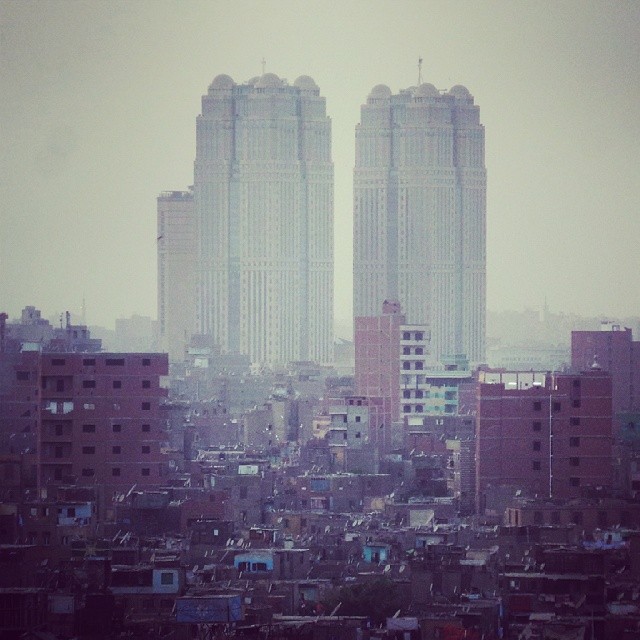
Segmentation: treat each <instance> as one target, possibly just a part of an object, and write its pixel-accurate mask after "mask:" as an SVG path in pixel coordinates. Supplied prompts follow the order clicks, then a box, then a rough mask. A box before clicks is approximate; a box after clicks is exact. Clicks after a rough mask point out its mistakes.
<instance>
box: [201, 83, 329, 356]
mask: <svg viewBox="0 0 640 640" xmlns="http://www.w3.org/2000/svg"><path fill="white" fill-rule="evenodd" d="M196 144H197V150H196V160H195V176H194V204H195V214H196V219H197V222H198V240H199V265H198V323H199V331H200V333H205V334H210V335H212V336H213V337H214V339H215V340H216V341H217V342H218V343H219V344H220V345H221V346H222V348H223V349H226V350H230V351H239V352H242V353H245V354H248V355H249V356H250V357H251V359H252V361H254V362H265V363H272V364H273V363H285V362H288V361H293V360H314V361H317V362H321V363H327V362H330V361H331V359H332V345H333V163H332V160H331V121H330V119H329V118H328V117H327V115H326V110H325V99H324V98H323V97H321V96H320V92H319V89H318V87H317V85H316V84H315V82H314V81H313V80H312V79H311V78H310V77H308V76H301V77H299V78H298V79H297V80H296V81H295V82H294V83H293V85H289V84H287V82H286V80H284V79H281V78H278V76H276V75H274V74H272V73H266V74H263V75H262V76H261V77H257V78H253V79H252V80H249V81H248V82H246V83H245V84H236V83H235V82H234V81H233V80H232V79H231V78H230V77H229V76H226V75H219V76H217V77H216V78H215V79H214V81H213V82H212V83H211V85H210V87H209V91H208V93H207V95H205V96H203V98H202V114H201V115H199V116H198V118H197V128H196Z"/></svg>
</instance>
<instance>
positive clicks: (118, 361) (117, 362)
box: [104, 358, 124, 367]
mask: <svg viewBox="0 0 640 640" xmlns="http://www.w3.org/2000/svg"><path fill="white" fill-rule="evenodd" d="M104 363H105V364H106V365H107V366H108V367H124V358H107V359H106V360H105V361H104Z"/></svg>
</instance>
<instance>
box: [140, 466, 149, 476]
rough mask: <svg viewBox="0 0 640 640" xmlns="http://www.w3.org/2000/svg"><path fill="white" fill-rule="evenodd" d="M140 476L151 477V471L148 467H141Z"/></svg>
mask: <svg viewBox="0 0 640 640" xmlns="http://www.w3.org/2000/svg"><path fill="white" fill-rule="evenodd" d="M141 474H142V475H143V476H150V475H151V469H149V467H142V471H141Z"/></svg>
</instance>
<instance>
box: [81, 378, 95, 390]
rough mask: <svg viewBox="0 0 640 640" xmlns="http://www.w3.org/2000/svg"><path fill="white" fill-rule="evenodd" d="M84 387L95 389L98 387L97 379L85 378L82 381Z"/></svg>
mask: <svg viewBox="0 0 640 640" xmlns="http://www.w3.org/2000/svg"><path fill="white" fill-rule="evenodd" d="M82 388H83V389H95V388H96V381H95V380H83V381H82Z"/></svg>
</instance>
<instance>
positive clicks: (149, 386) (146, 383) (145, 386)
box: [142, 380, 151, 389]
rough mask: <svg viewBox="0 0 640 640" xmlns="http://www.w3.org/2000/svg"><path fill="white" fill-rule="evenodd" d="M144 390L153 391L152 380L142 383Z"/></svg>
mask: <svg viewBox="0 0 640 640" xmlns="http://www.w3.org/2000/svg"><path fill="white" fill-rule="evenodd" d="M142 388H143V389H151V380H143V381H142Z"/></svg>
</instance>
